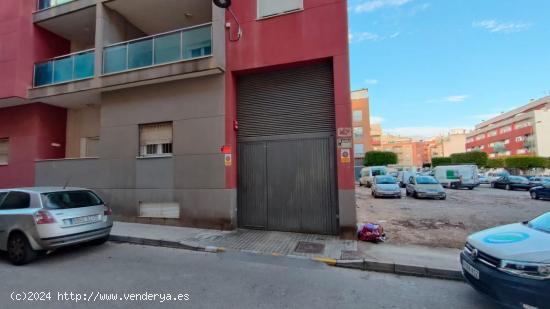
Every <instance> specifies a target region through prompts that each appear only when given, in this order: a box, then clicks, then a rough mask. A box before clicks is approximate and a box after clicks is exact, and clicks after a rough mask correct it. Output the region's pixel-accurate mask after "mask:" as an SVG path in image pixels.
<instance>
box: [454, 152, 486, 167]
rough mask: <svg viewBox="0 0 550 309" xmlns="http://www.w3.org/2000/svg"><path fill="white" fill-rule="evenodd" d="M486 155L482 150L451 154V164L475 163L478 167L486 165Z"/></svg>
mask: <svg viewBox="0 0 550 309" xmlns="http://www.w3.org/2000/svg"><path fill="white" fill-rule="evenodd" d="M487 160H488V156H487V154H486V153H485V152H482V151H472V152H463V153H455V154H452V155H451V162H452V163H453V164H468V163H470V164H475V165H477V166H479V167H484V166H485V165H487Z"/></svg>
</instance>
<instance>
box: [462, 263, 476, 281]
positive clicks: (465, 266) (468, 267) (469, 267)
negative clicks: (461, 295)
mask: <svg viewBox="0 0 550 309" xmlns="http://www.w3.org/2000/svg"><path fill="white" fill-rule="evenodd" d="M462 268H463V269H464V271H465V272H467V273H469V274H470V275H471V276H472V277H474V278H476V279H477V280H479V270H477V269H475V267H473V266H472V265H470V264H468V263H467V262H466V261H462Z"/></svg>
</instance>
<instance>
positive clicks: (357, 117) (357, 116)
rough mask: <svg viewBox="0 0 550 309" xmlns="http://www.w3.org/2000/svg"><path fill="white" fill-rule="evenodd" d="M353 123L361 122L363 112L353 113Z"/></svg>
mask: <svg viewBox="0 0 550 309" xmlns="http://www.w3.org/2000/svg"><path fill="white" fill-rule="evenodd" d="M353 121H363V111H360V110H354V111H353Z"/></svg>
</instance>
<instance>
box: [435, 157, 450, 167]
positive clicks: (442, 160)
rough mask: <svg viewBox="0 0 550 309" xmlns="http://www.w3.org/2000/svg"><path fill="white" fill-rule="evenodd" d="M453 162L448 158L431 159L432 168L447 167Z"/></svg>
mask: <svg viewBox="0 0 550 309" xmlns="http://www.w3.org/2000/svg"><path fill="white" fill-rule="evenodd" d="M452 163H453V161H452V160H451V158H450V157H433V158H432V167H436V166H440V165H449V164H452Z"/></svg>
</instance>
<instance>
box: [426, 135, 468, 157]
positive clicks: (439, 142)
mask: <svg viewBox="0 0 550 309" xmlns="http://www.w3.org/2000/svg"><path fill="white" fill-rule="evenodd" d="M467 134H468V133H467V130H465V129H452V130H450V131H449V133H448V134H447V135H446V136H438V137H435V138H432V139H430V140H427V141H426V147H427V153H428V155H427V156H428V161H430V162H431V158H434V157H449V156H451V155H452V154H455V153H462V152H466V135H467Z"/></svg>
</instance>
